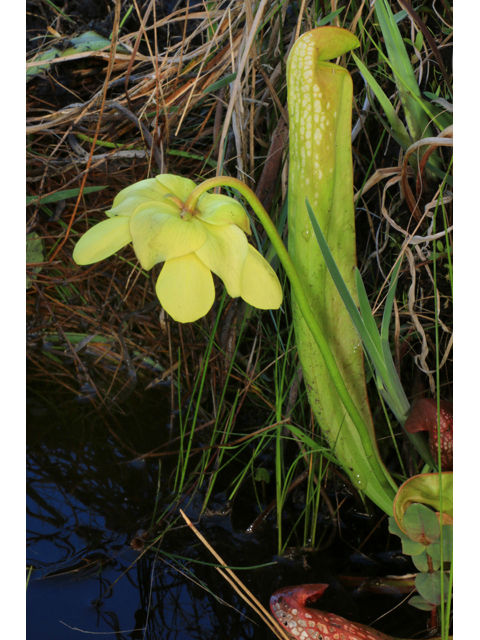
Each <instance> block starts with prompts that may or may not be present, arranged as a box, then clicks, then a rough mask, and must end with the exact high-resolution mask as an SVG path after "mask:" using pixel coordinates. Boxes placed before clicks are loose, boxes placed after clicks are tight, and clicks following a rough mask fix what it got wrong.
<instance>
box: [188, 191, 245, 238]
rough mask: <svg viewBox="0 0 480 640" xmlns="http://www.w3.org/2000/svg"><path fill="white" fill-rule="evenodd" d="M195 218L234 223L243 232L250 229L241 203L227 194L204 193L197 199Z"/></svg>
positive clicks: (220, 222) (221, 223) (209, 221)
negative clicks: (197, 211)
mask: <svg viewBox="0 0 480 640" xmlns="http://www.w3.org/2000/svg"><path fill="white" fill-rule="evenodd" d="M197 209H198V210H199V213H198V214H197V218H200V220H203V221H204V222H208V223H209V224H215V225H225V224H236V225H237V226H238V227H240V229H243V231H245V233H252V232H251V231H250V222H249V220H248V216H247V213H246V211H245V209H244V208H243V207H242V205H241V204H240V203H239V202H237V201H236V200H234V199H233V198H229V197H228V196H220V195H215V194H212V193H205V194H204V195H203V196H201V197H200V199H199V201H198V206H197Z"/></svg>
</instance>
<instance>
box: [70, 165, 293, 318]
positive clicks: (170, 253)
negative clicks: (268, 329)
mask: <svg viewBox="0 0 480 640" xmlns="http://www.w3.org/2000/svg"><path fill="white" fill-rule="evenodd" d="M195 186H196V185H195V183H194V182H192V180H188V179H187V178H181V177H179V176H174V175H170V174H162V175H159V176H157V177H156V178H151V179H148V180H141V181H140V182H137V183H136V184H133V185H131V186H130V187H127V188H126V189H123V190H122V191H120V193H119V194H118V195H117V196H116V198H115V200H114V201H113V207H112V208H111V209H110V211H107V216H108V219H107V220H104V221H103V222H100V223H98V224H96V225H95V226H94V227H92V228H91V229H89V230H88V231H87V233H86V234H85V235H84V236H82V237H81V238H80V240H79V242H78V243H77V245H76V247H75V249H74V252H73V259H74V260H75V262H76V263H77V264H79V265H85V264H92V263H94V262H98V261H100V260H104V259H105V258H108V257H109V256H111V255H113V254H114V253H115V252H116V251H119V249H121V248H122V247H124V246H125V245H127V244H128V243H129V242H132V244H133V249H134V251H135V254H136V256H137V258H138V260H139V261H140V264H141V265H142V267H143V268H144V269H151V268H152V267H153V266H154V265H155V264H158V263H160V262H165V264H164V265H163V268H162V271H161V272H160V276H159V278H158V281H157V286H156V291H157V296H158V298H159V300H160V303H161V305H162V306H163V307H164V309H165V310H166V311H167V312H168V313H169V314H170V315H171V316H172V318H173V319H174V320H178V321H179V322H193V321H195V320H198V318H200V317H202V316H204V315H205V314H206V313H207V312H208V311H209V310H210V308H211V307H212V305H213V302H214V299H215V287H214V284H213V278H212V273H211V272H212V271H213V273H215V274H216V275H217V276H219V277H220V278H221V279H222V280H223V282H224V284H225V286H226V288H227V291H228V293H229V294H230V295H231V296H232V298H236V297H238V296H241V297H242V298H243V299H244V300H245V301H246V302H248V303H249V304H251V305H253V306H254V307H258V308H259V309H278V307H279V306H280V304H281V302H282V289H281V287H280V283H279V281H278V278H277V276H276V275H275V272H274V271H273V269H272V268H271V267H270V265H269V264H268V262H267V261H266V260H265V259H264V258H263V257H262V256H261V255H260V254H259V253H258V251H257V250H256V249H254V248H253V247H252V246H251V245H249V244H248V242H247V238H246V236H245V234H246V233H248V234H249V233H251V231H250V223H249V220H248V217H247V214H246V213H245V210H244V209H243V207H242V206H241V205H240V204H239V203H238V202H237V201H236V200H234V199H233V198H229V197H227V196H222V195H214V194H204V195H202V196H200V199H199V200H198V205H197V208H196V209H195V211H193V212H192V211H187V210H186V209H185V208H184V202H185V200H186V199H187V197H188V196H189V194H190V193H191V192H192V191H193V189H194V188H195Z"/></svg>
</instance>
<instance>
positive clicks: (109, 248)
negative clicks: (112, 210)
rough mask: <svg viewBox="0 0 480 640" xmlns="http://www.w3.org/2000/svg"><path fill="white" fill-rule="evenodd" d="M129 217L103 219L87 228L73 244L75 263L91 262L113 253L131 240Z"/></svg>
mask: <svg viewBox="0 0 480 640" xmlns="http://www.w3.org/2000/svg"><path fill="white" fill-rule="evenodd" d="M129 223H130V219H129V218H124V217H116V218H110V219H109V220H103V221H102V222H99V223H98V224H96V225H95V226H94V227H92V228H91V229H89V230H88V231H87V233H85V234H84V235H83V236H82V237H81V238H80V240H79V241H78V242H77V244H76V245H75V249H74V250H73V259H74V260H75V262H76V263H77V264H93V263H94V262H99V261H100V260H104V259H105V258H108V257H109V256H111V255H113V254H114V253H115V252H116V251H118V250H119V249H121V248H122V247H124V246H125V245H126V244H128V243H129V242H131V240H132V236H131V235H130V228H129Z"/></svg>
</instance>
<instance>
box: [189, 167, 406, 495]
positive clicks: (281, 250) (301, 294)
mask: <svg viewBox="0 0 480 640" xmlns="http://www.w3.org/2000/svg"><path fill="white" fill-rule="evenodd" d="M214 187H231V188H232V189H236V190H237V191H238V192H239V193H240V194H241V195H242V196H243V197H244V198H245V199H246V200H247V202H248V203H249V205H250V206H251V207H252V209H253V211H254V212H255V213H256V214H257V216H258V219H259V220H260V222H261V223H262V225H263V228H264V229H265V231H266V232H267V234H268V237H269V238H270V240H271V242H272V244H273V246H274V248H275V250H276V252H277V255H278V257H279V259H280V261H281V263H282V265H283V268H284V269H285V272H286V274H287V276H288V279H289V280H290V284H291V287H292V290H293V293H294V295H295V300H296V302H297V304H298V307H299V309H300V311H301V313H302V315H303V317H304V319H305V322H306V323H307V326H308V328H309V329H310V331H311V333H312V336H313V338H314V340H315V342H316V343H317V346H318V348H319V350H320V353H321V354H322V357H323V359H324V361H325V365H326V367H327V369H328V372H329V374H330V376H331V378H332V381H333V383H334V385H335V388H336V390H337V393H338V395H339V397H340V399H341V401H342V402H343V405H344V407H345V409H346V411H347V413H348V415H349V416H350V418H351V419H352V421H353V423H354V424H355V426H356V428H357V430H358V433H359V435H360V438H361V440H362V445H363V448H364V451H365V454H366V456H367V458H368V459H369V463H370V465H371V468H372V470H373V471H374V473H375V476H376V477H377V479H378V480H379V482H380V483H381V484H382V486H383V487H384V489H385V491H386V492H387V493H388V494H389V495H392V496H394V495H395V489H394V487H393V486H392V483H391V480H390V479H389V476H388V474H386V473H385V470H384V469H383V467H382V465H381V464H380V463H379V461H378V458H377V454H376V452H375V450H374V448H373V445H372V442H371V440H370V435H369V433H368V430H367V428H366V426H365V424H364V422H363V419H362V417H361V415H360V413H359V411H358V409H357V407H356V405H355V403H354V402H353V400H352V398H351V396H350V394H349V392H348V389H347V387H346V385H345V382H344V380H343V378H342V374H341V373H340V370H339V368H338V366H337V363H336V361H335V358H334V356H333V354H332V351H331V349H330V346H329V344H328V342H327V340H326V339H325V336H324V335H323V332H322V329H321V328H320V325H319V324H318V322H317V320H316V319H315V316H314V314H313V312H312V310H311V308H310V305H309V303H308V300H307V296H306V295H305V291H304V289H303V286H302V283H301V281H300V278H299V276H298V273H297V271H296V269H295V266H294V264H293V262H292V259H291V258H290V255H289V254H288V251H287V249H286V247H285V245H284V244H283V241H282V239H281V237H280V235H279V233H278V231H277V229H276V227H275V225H274V224H273V222H272V220H271V218H270V216H269V215H268V213H267V212H266V210H265V209H264V208H263V206H262V204H261V203H260V201H259V200H258V198H257V196H256V195H255V193H254V192H253V191H252V190H251V189H250V188H249V187H247V185H246V184H244V183H243V182H240V180H237V179H236V178H229V177H226V176H219V177H218V178H211V179H209V180H206V181H205V182H202V184H200V185H199V186H198V187H196V188H195V189H194V190H193V191H192V192H191V194H190V195H189V196H188V198H187V200H186V201H185V205H184V207H185V208H187V209H189V210H191V211H193V210H194V209H195V208H196V206H197V202H198V199H199V198H200V196H201V195H203V194H204V193H205V192H206V191H208V190H209V189H213V188H214Z"/></svg>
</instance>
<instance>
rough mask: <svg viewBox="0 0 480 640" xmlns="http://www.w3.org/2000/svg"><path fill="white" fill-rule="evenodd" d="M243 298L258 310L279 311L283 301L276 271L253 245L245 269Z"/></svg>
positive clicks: (249, 246) (249, 249) (249, 248)
mask: <svg viewBox="0 0 480 640" xmlns="http://www.w3.org/2000/svg"><path fill="white" fill-rule="evenodd" d="M242 298H243V299H244V300H245V302H248V304H251V305H252V306H254V307H257V308H258V309H278V308H279V306H280V305H281V304H282V299H283V295H282V287H281V286H280V282H279V281H278V278H277V276H276V273H275V271H274V270H273V269H272V267H271V266H270V265H269V264H268V262H267V261H266V260H265V258H263V257H262V256H261V255H260V254H259V253H258V251H257V250H256V249H254V248H253V247H252V246H251V245H248V255H247V259H246V261H245V266H244V268H243V276H242Z"/></svg>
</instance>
